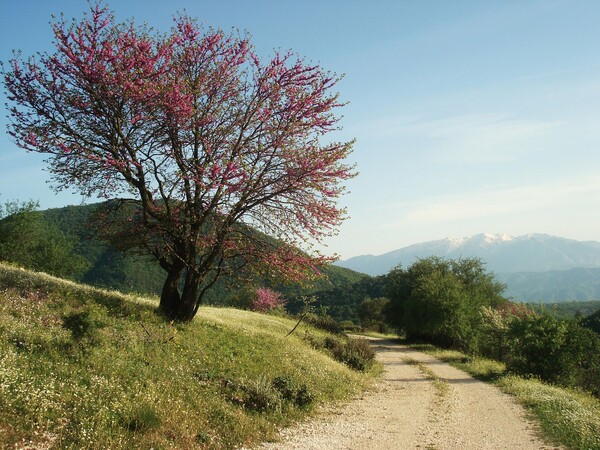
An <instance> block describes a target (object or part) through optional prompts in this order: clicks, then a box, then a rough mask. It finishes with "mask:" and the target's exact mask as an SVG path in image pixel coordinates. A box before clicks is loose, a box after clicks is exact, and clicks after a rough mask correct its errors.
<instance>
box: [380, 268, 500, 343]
mask: <svg viewBox="0 0 600 450" xmlns="http://www.w3.org/2000/svg"><path fill="white" fill-rule="evenodd" d="M387 277H388V293H387V294H388V297H389V298H390V301H391V304H390V317H391V320H392V323H393V324H394V325H396V326H397V327H399V328H401V329H403V330H404V331H405V332H406V333H407V335H408V336H409V337H411V338H424V339H427V340H429V341H432V342H434V343H438V344H441V345H447V346H452V347H458V348H463V349H467V350H468V349H472V348H473V347H476V346H477V333H478V332H479V327H478V322H479V321H480V313H481V308H482V307H484V306H498V305H500V304H502V303H503V302H505V300H504V299H503V298H502V296H501V294H502V291H503V290H504V285H502V284H501V283H499V282H497V281H496V280H495V279H494V275H493V274H491V273H489V272H487V271H486V270H485V266H484V264H483V262H482V261H481V260H479V259H477V258H466V259H461V260H445V259H442V258H438V257H429V258H423V259H420V260H418V261H417V262H415V263H414V264H413V265H412V266H410V267H409V268H408V269H402V268H401V267H397V268H395V269H393V270H392V271H391V272H390V273H389V274H388V276H387Z"/></svg>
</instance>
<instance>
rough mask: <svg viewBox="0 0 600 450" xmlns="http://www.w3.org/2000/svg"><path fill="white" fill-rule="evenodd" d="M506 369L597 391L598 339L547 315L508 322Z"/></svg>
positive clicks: (589, 333)
mask: <svg viewBox="0 0 600 450" xmlns="http://www.w3.org/2000/svg"><path fill="white" fill-rule="evenodd" d="M508 335H509V338H510V339H511V342H510V354H509V356H508V358H507V361H506V362H507V367H508V369H509V370H512V371H514V372H517V373H520V374H529V375H534V376H539V377H540V378H541V379H543V380H545V381H550V382H556V383H560V384H563V385H567V386H580V387H583V388H585V389H588V390H591V391H593V392H596V394H598V393H599V391H600V381H599V380H600V377H599V372H600V338H598V337H597V335H596V334H595V333H594V332H593V331H591V330H588V329H585V328H583V327H581V326H580V325H579V324H577V323H576V322H572V321H559V320H557V319H555V318H553V317H551V316H549V315H542V316H526V317H523V318H520V319H517V320H513V321H512V322H511V323H510V326H509V330H508Z"/></svg>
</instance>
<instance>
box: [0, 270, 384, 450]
mask: <svg viewBox="0 0 600 450" xmlns="http://www.w3.org/2000/svg"><path fill="white" fill-rule="evenodd" d="M155 308H156V299H148V298H141V297H135V296H131V295H124V294H121V293H118V292H110V291H103V290H99V289H95V288H91V287H88V286H82V285H78V284H75V283H71V282H68V281H64V280H59V279H56V278H53V277H50V276H47V275H44V274H36V273H32V272H27V271H23V270H20V269H18V268H14V267H9V266H6V265H2V264H0V448H15V447H27V448H61V449H62V448H67V449H68V448H73V449H97V448H98V449H99V448H110V449H113V448H155V449H160V448H185V449H188V448H189V449H192V448H209V449H212V448H214V449H217V448H233V447H235V446H239V445H251V444H253V443H256V442H260V441H262V440H268V439H270V438H272V437H273V436H274V433H275V431H276V430H277V428H279V427H281V426H283V425H287V424H289V423H291V422H292V421H295V420H298V419H300V418H302V417H304V416H306V415H308V414H310V413H311V412H312V411H314V409H315V408H314V407H315V405H319V404H321V403H325V402H332V401H339V400H342V399H345V398H348V397H349V396H351V395H354V394H356V393H357V392H359V391H360V390H361V389H363V388H365V387H366V386H368V385H369V384H370V381H371V379H372V378H371V377H370V376H369V375H368V374H367V375H365V374H362V373H359V372H356V371H353V370H351V369H349V368H348V367H347V366H344V365H342V364H340V363H338V362H335V361H333V360H332V359H331V358H330V357H329V356H327V355H326V354H324V353H323V352H320V351H317V350H315V349H313V348H312V347H311V346H310V345H309V343H308V342H307V341H306V340H305V339H304V336H305V334H306V332H307V331H309V329H308V328H307V327H306V326H304V325H301V326H300V327H299V329H298V330H296V332H295V333H294V334H293V335H291V336H289V337H287V338H286V337H285V335H286V334H287V332H288V331H289V330H290V329H291V328H292V327H293V325H294V321H292V320H289V319H286V318H281V317H275V316H267V315H261V314H257V313H252V312H247V311H239V310H234V309H224V308H223V309H219V308H208V307H205V308H201V310H200V312H199V314H198V318H197V319H196V320H194V321H193V322H192V323H190V324H185V325H183V324H176V323H168V322H166V321H165V320H164V319H162V318H161V317H160V316H159V315H157V314H156V313H155ZM310 334H311V335H312V336H315V335H319V336H325V335H326V334H325V333H323V332H321V331H318V330H314V329H310Z"/></svg>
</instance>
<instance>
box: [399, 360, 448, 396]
mask: <svg viewBox="0 0 600 450" xmlns="http://www.w3.org/2000/svg"><path fill="white" fill-rule="evenodd" d="M403 359H404V362H405V363H406V364H410V365H411V366H416V367H417V368H418V369H419V372H421V373H422V374H423V376H425V378H427V379H428V380H430V381H432V383H433V387H434V388H435V392H436V394H437V395H438V396H439V397H445V396H446V395H448V393H449V391H450V385H449V384H448V382H447V381H445V380H443V379H441V378H440V377H439V376H438V375H437V374H436V373H435V372H434V371H433V370H432V369H431V368H430V367H428V366H427V365H426V364H424V363H422V362H420V361H418V360H416V359H414V358H403Z"/></svg>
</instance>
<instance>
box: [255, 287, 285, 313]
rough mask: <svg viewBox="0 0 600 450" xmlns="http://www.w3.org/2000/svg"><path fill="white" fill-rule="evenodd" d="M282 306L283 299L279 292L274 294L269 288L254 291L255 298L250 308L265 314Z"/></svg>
mask: <svg viewBox="0 0 600 450" xmlns="http://www.w3.org/2000/svg"><path fill="white" fill-rule="evenodd" d="M284 304H285V299H283V298H282V297H281V294H280V293H279V292H275V291H274V290H272V289H269V288H258V289H257V290H256V298H255V299H254V301H253V302H252V304H251V305H250V308H251V309H252V310H254V311H261V312H265V311H270V310H272V309H275V308H277V307H278V306H283V305H284Z"/></svg>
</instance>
